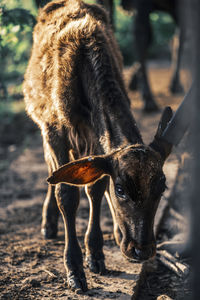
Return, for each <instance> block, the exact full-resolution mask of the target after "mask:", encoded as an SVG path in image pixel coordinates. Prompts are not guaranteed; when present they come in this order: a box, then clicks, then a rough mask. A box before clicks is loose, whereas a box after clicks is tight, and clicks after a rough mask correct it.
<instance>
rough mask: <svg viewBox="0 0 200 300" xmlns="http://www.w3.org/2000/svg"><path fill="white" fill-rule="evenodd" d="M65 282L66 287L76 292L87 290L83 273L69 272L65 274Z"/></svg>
mask: <svg viewBox="0 0 200 300" xmlns="http://www.w3.org/2000/svg"><path fill="white" fill-rule="evenodd" d="M67 283H68V287H69V288H70V289H72V290H73V291H75V292H76V293H77V294H80V293H82V292H87V290H88V287H87V281H86V278H85V273H84V272H81V273H79V274H75V273H74V272H69V273H68V275H67Z"/></svg>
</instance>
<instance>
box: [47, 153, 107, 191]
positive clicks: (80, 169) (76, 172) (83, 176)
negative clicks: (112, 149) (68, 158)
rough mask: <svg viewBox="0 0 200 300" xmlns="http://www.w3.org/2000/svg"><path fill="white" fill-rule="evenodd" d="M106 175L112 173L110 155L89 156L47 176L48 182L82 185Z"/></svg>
mask: <svg viewBox="0 0 200 300" xmlns="http://www.w3.org/2000/svg"><path fill="white" fill-rule="evenodd" d="M104 175H112V162H111V158H110V156H109V155H103V156H88V157H85V158H82V159H79V160H75V161H72V162H70V163H68V164H66V165H63V166H62V167H60V168H59V169H58V170H56V171H55V172H53V174H52V175H51V176H50V177H49V178H47V181H48V183H50V184H57V183H67V184H71V185H77V186H82V185H85V184H90V183H94V182H95V181H96V180H98V179H100V178H101V177H103V176H104Z"/></svg>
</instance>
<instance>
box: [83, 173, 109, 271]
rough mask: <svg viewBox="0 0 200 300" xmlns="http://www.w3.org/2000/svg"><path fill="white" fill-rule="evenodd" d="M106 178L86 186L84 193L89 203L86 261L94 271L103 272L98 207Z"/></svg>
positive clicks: (99, 206)
mask: <svg viewBox="0 0 200 300" xmlns="http://www.w3.org/2000/svg"><path fill="white" fill-rule="evenodd" d="M107 183H108V178H107V177H104V178H103V179H101V180H99V181H97V182H96V183H95V184H93V185H92V186H87V187H86V194H87V196H88V199H89V203H90V217H89V223H88V228H87V232H86V235H85V248H86V262H87V265H88V267H89V268H90V270H91V271H92V272H94V273H100V274H103V273H105V270H106V269H105V263H104V254H103V234H102V231H101V228H100V209H101V201H102V197H103V195H104V192H105V189H106V185H107Z"/></svg>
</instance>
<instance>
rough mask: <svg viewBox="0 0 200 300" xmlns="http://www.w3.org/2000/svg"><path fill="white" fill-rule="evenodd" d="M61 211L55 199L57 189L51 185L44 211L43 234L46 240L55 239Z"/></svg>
mask: <svg viewBox="0 0 200 300" xmlns="http://www.w3.org/2000/svg"><path fill="white" fill-rule="evenodd" d="M58 216H59V209H58V205H57V203H56V198H55V187H54V186H51V185H49V186H48V191H47V195H46V199H45V201H44V204H43V210H42V228H41V232H42V234H43V235H44V237H45V238H46V239H53V238H56V236H57V231H58Z"/></svg>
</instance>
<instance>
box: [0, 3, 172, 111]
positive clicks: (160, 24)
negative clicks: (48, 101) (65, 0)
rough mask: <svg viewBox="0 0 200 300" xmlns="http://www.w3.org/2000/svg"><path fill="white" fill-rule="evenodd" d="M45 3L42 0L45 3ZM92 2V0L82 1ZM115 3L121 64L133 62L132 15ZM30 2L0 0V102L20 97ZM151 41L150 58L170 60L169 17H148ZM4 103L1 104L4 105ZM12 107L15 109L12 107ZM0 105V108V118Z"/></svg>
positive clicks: (29, 30) (33, 6)
mask: <svg viewBox="0 0 200 300" xmlns="http://www.w3.org/2000/svg"><path fill="white" fill-rule="evenodd" d="M45 1H46V0H45ZM85 1H87V2H90V3H92V2H94V1H93V0H85ZM119 2H120V0H117V1H115V35H116V38H117V40H118V43H119V45H120V49H121V51H122V54H123V56H124V63H125V65H126V66H127V65H131V64H132V63H133V62H134V58H135V54H134V37H133V33H132V32H133V19H134V13H131V14H128V13H127V12H125V11H123V9H122V8H121V7H120V6H119ZM36 16H37V7H36V4H35V1H34V0H29V1H27V0H0V101H1V102H2V101H3V100H5V99H6V100H7V101H6V102H9V101H13V100H15V101H16V100H18V99H20V98H22V87H21V86H22V81H23V74H24V72H25V69H26V66H27V62H28V58H29V56H30V50H31V45H32V30H33V27H34V25H35V22H36ZM151 24H152V28H153V36H154V41H153V44H152V46H151V49H150V51H149V57H150V58H153V59H155V58H157V57H159V58H161V57H162V58H165V59H166V58H167V59H169V58H170V47H169V41H170V39H171V38H172V35H173V33H174V30H175V26H174V23H173V20H172V19H171V17H170V16H169V15H167V14H164V13H160V12H156V13H152V14H151ZM4 104H5V102H4ZM14 107H15V106H14ZM1 112H2V105H1V106H0V115H1Z"/></svg>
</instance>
